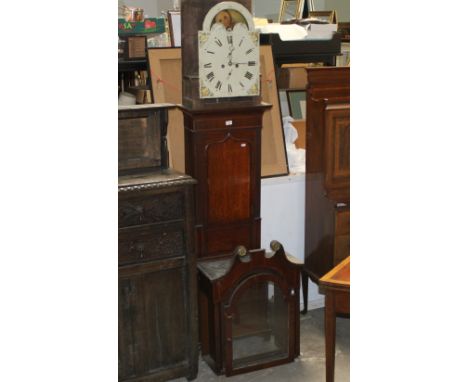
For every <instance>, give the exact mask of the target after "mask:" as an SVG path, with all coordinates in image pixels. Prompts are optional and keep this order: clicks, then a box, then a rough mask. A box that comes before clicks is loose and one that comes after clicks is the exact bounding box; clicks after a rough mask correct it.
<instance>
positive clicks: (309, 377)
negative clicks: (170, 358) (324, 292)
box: [173, 308, 349, 382]
mask: <svg viewBox="0 0 468 382" xmlns="http://www.w3.org/2000/svg"><path fill="white" fill-rule="evenodd" d="M335 354H336V356H335V382H349V319H346V318H337V322H336V353H335ZM183 381H186V379H185V378H179V379H175V380H173V382H183ZM194 381H197V382H218V381H228V382H241V381H242V382H253V381H255V382H257V381H258V382H275V381H277V382H289V381H291V382H322V381H323V382H325V338H324V309H323V308H322V309H315V310H311V311H309V312H308V313H307V315H305V316H303V315H301V355H300V357H299V358H297V359H296V361H295V362H292V363H288V364H286V365H281V366H276V367H273V368H270V369H263V370H258V371H254V372H251V373H247V374H241V375H236V376H233V377H229V378H227V377H225V376H224V375H222V376H217V375H216V374H214V373H213V371H212V370H211V369H210V367H209V366H208V365H207V364H206V363H205V362H203V361H202V360H200V365H199V371H198V377H197V379H195V380H194Z"/></svg>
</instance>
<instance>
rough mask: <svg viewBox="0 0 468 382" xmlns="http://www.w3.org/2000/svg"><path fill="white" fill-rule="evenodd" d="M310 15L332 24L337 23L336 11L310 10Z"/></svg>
mask: <svg viewBox="0 0 468 382" xmlns="http://www.w3.org/2000/svg"><path fill="white" fill-rule="evenodd" d="M309 17H315V18H316V19H320V20H323V21H326V22H328V23H330V24H336V23H337V20H336V12H335V11H311V12H309Z"/></svg>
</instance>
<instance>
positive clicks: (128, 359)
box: [119, 268, 189, 379]
mask: <svg viewBox="0 0 468 382" xmlns="http://www.w3.org/2000/svg"><path fill="white" fill-rule="evenodd" d="M183 281H184V276H183V268H176V269H169V270H164V271H158V272H149V273H144V274H142V275H139V276H135V277H131V278H120V279H119V368H120V370H119V379H125V378H128V377H131V376H132V375H144V374H149V373H152V372H155V371H158V370H159V369H162V368H164V367H168V366H170V365H174V364H177V363H181V362H183V361H184V360H185V359H186V358H187V348H186V347H187V343H188V341H187V337H188V336H189V333H188V331H187V321H186V320H187V318H186V314H185V311H186V310H185V305H186V296H185V294H184V285H183Z"/></svg>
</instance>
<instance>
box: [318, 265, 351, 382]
mask: <svg viewBox="0 0 468 382" xmlns="http://www.w3.org/2000/svg"><path fill="white" fill-rule="evenodd" d="M349 275H350V257H349V256H348V257H347V258H346V259H344V260H343V261H342V262H341V263H339V264H338V265H337V266H336V267H335V268H333V269H332V270H331V271H330V272H328V273H327V274H325V275H324V276H323V277H322V278H321V279H320V280H319V288H320V293H322V294H325V363H326V381H327V382H333V381H334V380H335V339H336V315H337V314H349V291H350V282H349Z"/></svg>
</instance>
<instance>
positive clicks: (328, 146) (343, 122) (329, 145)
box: [325, 108, 350, 189]
mask: <svg viewBox="0 0 468 382" xmlns="http://www.w3.org/2000/svg"><path fill="white" fill-rule="evenodd" d="M325 123H326V125H325V129H326V132H325V186H326V188H327V189H336V188H347V189H349V165H350V163H349V162H350V157H349V153H350V151H349V143H350V140H349V139H350V136H349V129H350V122H349V108H330V109H327V110H326V112H325Z"/></svg>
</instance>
